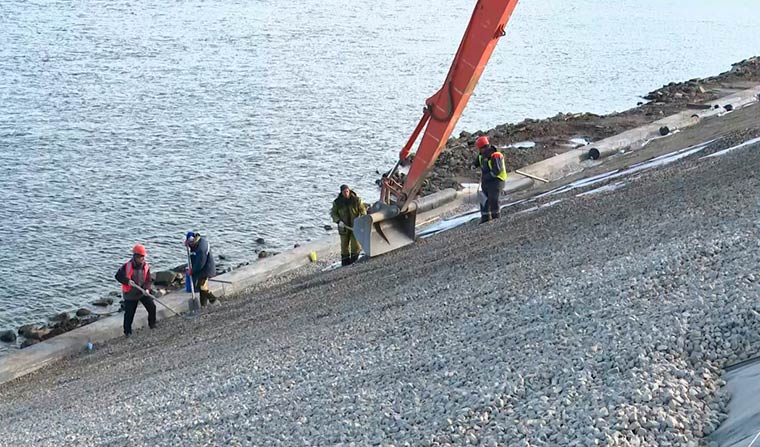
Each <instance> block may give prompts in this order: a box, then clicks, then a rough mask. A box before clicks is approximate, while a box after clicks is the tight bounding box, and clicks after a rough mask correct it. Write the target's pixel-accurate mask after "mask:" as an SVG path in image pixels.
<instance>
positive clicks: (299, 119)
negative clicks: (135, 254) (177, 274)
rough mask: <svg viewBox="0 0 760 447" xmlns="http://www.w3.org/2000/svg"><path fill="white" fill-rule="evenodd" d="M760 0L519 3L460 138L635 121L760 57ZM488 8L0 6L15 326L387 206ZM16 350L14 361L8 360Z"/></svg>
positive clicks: (7, 239)
mask: <svg viewBox="0 0 760 447" xmlns="http://www.w3.org/2000/svg"><path fill="white" fill-rule="evenodd" d="M755 3H756V2H755V1H754V0H723V1H721V2H715V1H713V0H669V1H662V0H615V1H611V0H578V1H574V2H568V1H564V0H522V1H521V3H520V4H519V5H518V7H517V9H516V10H515V13H514V15H513V17H512V20H511V22H510V24H509V27H508V34H507V36H506V37H505V38H503V39H502V41H501V42H500V44H499V46H498V47H497V49H496V51H495V53H494V55H493V58H492V60H491V62H490V64H489V66H488V67H487V69H486V71H485V73H484V75H483V77H482V78H481V81H480V83H479V85H478V88H477V89H476V92H475V94H474V95H473V97H472V99H471V101H470V104H469V106H468V108H467V109H466V111H465V113H464V115H463V117H462V119H461V120H460V122H459V125H458V130H465V129H466V130H468V131H474V130H478V129H483V130H485V129H488V128H491V127H494V126H495V125H498V124H502V123H505V122H513V121H518V120H521V119H523V118H526V117H531V118H541V117H546V116H551V115H554V114H556V113H558V112H580V111H590V112H596V113H607V112H610V111H614V110H623V109H626V108H629V107H631V106H633V105H635V103H636V102H637V101H639V100H640V99H639V97H638V95H643V94H645V93H647V92H648V91H651V90H653V89H655V88H657V87H659V86H661V85H662V84H665V83H667V82H670V81H673V80H685V79H689V78H694V77H702V76H707V75H713V74H717V73H719V72H722V71H725V70H727V69H728V68H729V67H730V64H731V63H732V62H736V61H739V60H741V59H744V58H746V57H749V56H752V55H755V54H760V33H757V23H758V21H759V19H760V8H757V7H756V6H757V5H756V4H755ZM473 5H474V1H472V0H435V1H433V0H421V1H420V0H417V1H412V0H372V1H370V0H352V1H340V2H339V1H335V0H323V1H320V2H315V1H303V2H292V1H284V0H246V1H237V0H203V1H201V0H184V1H169V2H167V1H155V0H129V1H127V0H101V1H98V0H91V1H86V2H85V1H78V0H67V1H61V0H44V1H43V0H37V1H28V0H3V1H2V2H0V254H2V258H3V260H2V262H0V330H2V329H7V328H13V327H16V326H18V325H19V324H22V323H29V322H35V321H40V320H44V319H45V318H46V317H47V316H49V315H51V314H53V313H56V312H59V311H62V310H69V309H75V308H77V307H79V306H80V305H82V304H86V303H88V302H90V301H92V300H94V299H96V298H98V297H101V296H103V295H104V294H106V293H108V292H109V291H112V290H118V289H117V287H116V286H117V284H116V283H115V281H114V280H113V274H114V273H115V271H116V269H117V268H118V267H119V265H120V264H121V263H123V262H124V261H125V260H126V259H127V258H128V257H129V250H130V248H131V246H132V245H133V244H134V243H136V242H141V243H144V244H145V245H146V246H147V248H148V251H149V260H150V261H151V262H152V263H153V265H154V270H158V269H162V268H167V267H172V266H175V265H177V264H179V263H181V262H183V257H184V251H183V247H182V245H181V241H182V237H183V234H184V233H185V232H186V231H188V230H190V229H195V230H198V231H201V232H204V233H207V234H208V235H209V237H210V240H211V244H212V247H213V249H214V250H215V251H216V253H217V254H219V253H224V254H225V255H227V256H229V257H230V258H231V261H230V262H231V264H233V265H235V264H236V263H238V262H243V261H248V260H253V259H255V258H256V254H255V251H254V250H255V249H256V248H257V244H256V243H255V242H254V239H256V238H258V237H263V238H264V239H265V240H266V241H267V244H266V246H265V248H266V249H269V250H282V249H286V248H288V247H291V246H292V245H293V244H294V243H301V242H305V241H307V240H313V239H316V238H320V237H324V236H326V235H329V234H331V233H328V232H326V231H325V230H324V229H323V228H322V226H323V225H324V224H325V223H329V217H328V215H327V213H328V210H329V207H330V202H331V200H332V199H333V197H334V196H335V195H336V194H337V189H338V185H339V184H341V183H348V184H350V185H352V186H354V187H355V189H356V190H357V191H358V192H359V194H360V195H361V196H362V197H363V198H364V199H365V201H368V202H372V201H374V200H375V199H376V196H377V191H376V189H375V187H374V180H375V178H376V177H377V174H376V173H375V170H376V169H387V168H388V167H390V166H391V165H392V164H393V162H394V161H395V156H396V154H397V152H398V150H399V149H400V147H401V146H402V145H403V143H404V142H405V140H406V138H407V136H408V135H409V133H410V132H411V131H412V129H413V127H414V125H415V124H416V121H417V119H418V118H419V115H420V112H421V109H422V105H423V103H424V101H425V99H426V98H427V97H428V96H430V95H431V94H433V93H434V92H435V91H436V90H437V89H438V87H439V86H440V84H441V82H442V80H443V77H444V75H445V73H446V71H447V70H448V67H449V64H450V62H451V58H452V56H453V54H454V53H455V51H456V48H457V46H458V44H459V40H460V38H461V34H462V32H463V31H464V28H465V27H466V25H467V21H468V19H469V16H470V13H471V10H472V7H473ZM2 349H3V347H2V346H0V350H2Z"/></svg>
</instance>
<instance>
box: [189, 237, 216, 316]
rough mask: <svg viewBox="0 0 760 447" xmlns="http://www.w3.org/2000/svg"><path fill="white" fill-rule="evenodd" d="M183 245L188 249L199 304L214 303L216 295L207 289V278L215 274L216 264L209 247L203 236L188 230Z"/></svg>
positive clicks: (191, 273) (191, 274)
mask: <svg viewBox="0 0 760 447" xmlns="http://www.w3.org/2000/svg"><path fill="white" fill-rule="evenodd" d="M185 246H187V247H188V248H189V249H190V262H191V265H190V266H189V267H190V272H189V273H190V276H191V277H192V278H193V284H194V287H195V290H197V291H198V293H199V295H200V297H201V306H205V305H206V304H207V303H209V302H210V303H211V304H214V303H215V302H216V296H214V294H213V293H211V291H210V290H209V289H208V279H209V278H213V277H214V276H216V264H215V263H214V255H212V254H211V247H210V246H209V244H208V240H207V239H206V237H205V236H201V234H200V233H195V232H193V231H189V232H188V233H187V235H186V236H185Z"/></svg>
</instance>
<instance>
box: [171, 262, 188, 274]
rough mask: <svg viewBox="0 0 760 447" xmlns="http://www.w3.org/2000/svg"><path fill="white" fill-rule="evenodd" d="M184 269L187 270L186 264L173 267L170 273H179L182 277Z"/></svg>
mask: <svg viewBox="0 0 760 447" xmlns="http://www.w3.org/2000/svg"><path fill="white" fill-rule="evenodd" d="M186 269H187V264H182V265H178V266H176V267H174V268H173V269H172V271H173V272H178V273H180V274H182V275H183V276H184V275H185V270H186Z"/></svg>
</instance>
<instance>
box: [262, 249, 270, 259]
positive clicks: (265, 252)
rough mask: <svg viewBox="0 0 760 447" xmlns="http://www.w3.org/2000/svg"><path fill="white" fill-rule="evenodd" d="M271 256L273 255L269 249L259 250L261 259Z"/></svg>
mask: <svg viewBox="0 0 760 447" xmlns="http://www.w3.org/2000/svg"><path fill="white" fill-rule="evenodd" d="M270 256H272V255H271V254H270V253H269V252H268V251H266V250H261V251H260V252H259V259H261V258H268V257H270Z"/></svg>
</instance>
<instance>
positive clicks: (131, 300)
mask: <svg viewBox="0 0 760 447" xmlns="http://www.w3.org/2000/svg"><path fill="white" fill-rule="evenodd" d="M147 254H148V253H147V251H146V250H145V247H144V246H143V245H141V244H137V245H135V246H134V247H133V248H132V259H130V260H129V261H127V262H126V264H124V265H122V266H121V268H120V269H119V271H118V272H116V281H119V282H120V283H121V293H122V296H123V297H124V335H125V336H127V337H129V336H130V335H132V321H133V320H134V319H135V312H137V304H138V303H142V305H143V306H144V307H145V310H147V311H148V326H150V328H151V329H155V327H156V304H155V303H154V302H153V298H152V297H150V296H147V295H145V294H143V293H142V291H140V290H139V289H138V288H137V287H134V286H135V285H136V286H138V287H140V288H141V289H143V290H145V291H146V292H147V293H148V294H150V291H151V286H152V285H153V281H152V280H151V278H150V266H149V265H148V263H147V262H145V256H146V255H147Z"/></svg>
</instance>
